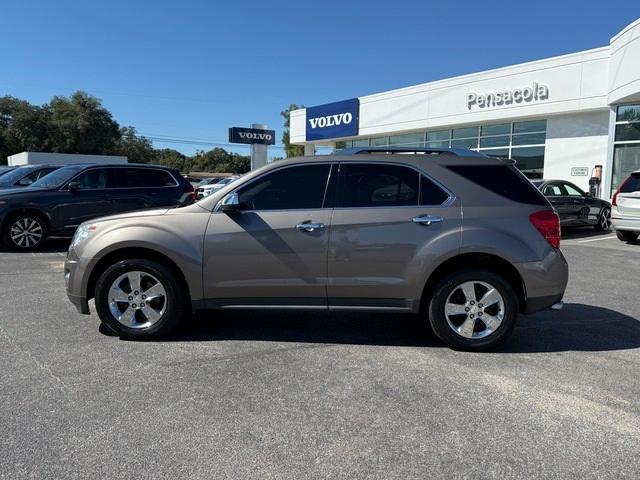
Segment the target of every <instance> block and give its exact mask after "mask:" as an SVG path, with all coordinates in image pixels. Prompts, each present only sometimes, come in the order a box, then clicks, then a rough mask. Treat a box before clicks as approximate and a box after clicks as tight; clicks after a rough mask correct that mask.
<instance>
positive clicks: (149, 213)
mask: <svg viewBox="0 0 640 480" xmlns="http://www.w3.org/2000/svg"><path fill="white" fill-rule="evenodd" d="M169 210H170V209H169V208H157V209H153V210H137V211H135V212H128V213H117V214H115V215H109V216H107V217H99V218H95V219H93V220H89V221H88V222H86V223H96V222H108V221H111V220H121V219H125V218H142V217H159V216H160V215H164V214H165V213H167V212H168V211H169Z"/></svg>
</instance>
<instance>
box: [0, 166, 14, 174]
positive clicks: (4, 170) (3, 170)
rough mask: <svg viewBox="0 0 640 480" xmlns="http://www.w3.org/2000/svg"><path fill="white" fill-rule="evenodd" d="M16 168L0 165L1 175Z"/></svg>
mask: <svg viewBox="0 0 640 480" xmlns="http://www.w3.org/2000/svg"><path fill="white" fill-rule="evenodd" d="M12 170H15V168H13V167H0V175H6V174H7V173H9V172H10V171H12Z"/></svg>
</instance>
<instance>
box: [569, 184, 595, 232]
mask: <svg viewBox="0 0 640 480" xmlns="http://www.w3.org/2000/svg"><path fill="white" fill-rule="evenodd" d="M562 188H564V193H565V195H566V197H567V199H568V200H569V201H571V203H572V205H573V209H574V210H575V211H576V223H577V224H582V225H593V224H595V223H596V222H597V221H598V215H599V214H600V207H601V203H600V202H599V201H593V199H591V198H589V197H588V196H587V195H586V194H585V192H583V191H582V190H581V189H580V188H578V187H577V186H576V185H574V184H573V183H571V182H562Z"/></svg>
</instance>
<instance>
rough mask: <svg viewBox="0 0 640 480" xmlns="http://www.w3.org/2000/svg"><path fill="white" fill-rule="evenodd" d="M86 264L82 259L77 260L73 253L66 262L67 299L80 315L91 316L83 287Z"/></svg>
mask: <svg viewBox="0 0 640 480" xmlns="http://www.w3.org/2000/svg"><path fill="white" fill-rule="evenodd" d="M85 269H86V264H85V262H84V261H82V260H81V259H78V258H76V257H75V256H74V255H73V254H72V253H71V252H69V254H68V255H67V260H66V261H65V262H64V282H65V286H66V289H67V297H68V298H69V300H70V301H71V303H72V304H73V306H74V307H76V310H77V311H78V313H81V314H83V315H89V314H90V313H91V312H90V310H89V301H88V299H87V296H86V294H85V292H86V289H85V288H84V285H83V283H84V282H83V280H84V278H83V277H84V271H85Z"/></svg>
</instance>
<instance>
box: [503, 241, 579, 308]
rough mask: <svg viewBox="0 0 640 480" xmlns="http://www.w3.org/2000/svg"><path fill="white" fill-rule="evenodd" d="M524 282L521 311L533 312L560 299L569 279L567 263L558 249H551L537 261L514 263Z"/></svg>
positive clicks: (547, 306)
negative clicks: (523, 300)
mask: <svg viewBox="0 0 640 480" xmlns="http://www.w3.org/2000/svg"><path fill="white" fill-rule="evenodd" d="M514 266H515V267H516V268H517V269H518V271H519V272H520V277H521V278H522V281H523V282H524V290H525V295H526V299H525V304H524V305H523V306H522V312H523V313H534V312H537V311H540V310H544V309H545V308H549V307H551V306H552V305H553V304H555V303H557V302H559V301H560V300H562V297H563V296H564V291H565V289H566V288H567V282H568V281H569V265H568V264H567V260H566V259H565V258H564V255H562V252H561V251H560V250H556V249H552V250H550V251H549V253H548V254H547V256H546V257H545V258H544V259H543V260H541V261H538V262H525V263H516V264H514Z"/></svg>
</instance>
